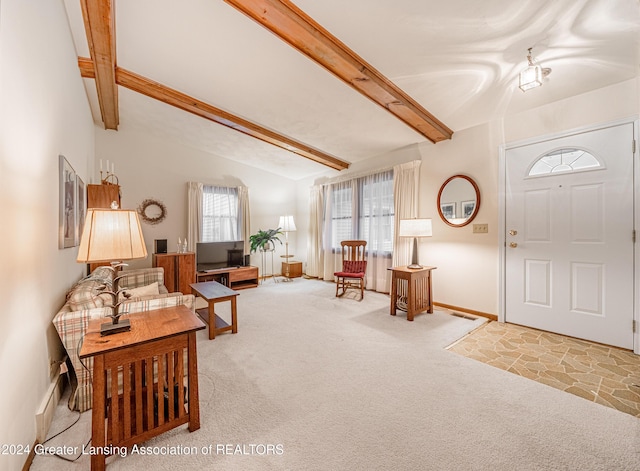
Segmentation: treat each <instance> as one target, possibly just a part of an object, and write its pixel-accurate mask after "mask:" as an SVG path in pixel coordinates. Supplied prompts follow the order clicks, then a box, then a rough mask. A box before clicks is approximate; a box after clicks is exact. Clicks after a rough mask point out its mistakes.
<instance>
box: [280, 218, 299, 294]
mask: <svg viewBox="0 0 640 471" xmlns="http://www.w3.org/2000/svg"><path fill="white" fill-rule="evenodd" d="M278 227H279V228H280V230H281V231H282V232H284V240H285V242H284V250H285V255H283V256H282V257H283V258H284V259H285V262H284V263H285V273H283V275H284V276H285V280H286V281H291V278H289V258H290V257H293V255H289V232H295V231H296V223H295V222H294V221H293V216H280V221H279V222H278Z"/></svg>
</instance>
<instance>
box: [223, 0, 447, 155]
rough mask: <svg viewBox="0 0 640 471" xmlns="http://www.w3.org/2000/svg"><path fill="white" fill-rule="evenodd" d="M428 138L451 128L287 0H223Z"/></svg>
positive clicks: (443, 135) (438, 137)
mask: <svg viewBox="0 0 640 471" xmlns="http://www.w3.org/2000/svg"><path fill="white" fill-rule="evenodd" d="M225 2H226V3H228V4H229V5H231V6H233V7H234V8H236V9H237V10H239V11H241V12H242V13H244V14H245V15H247V16H248V17H250V18H252V19H253V20H254V21H256V22H258V23H259V24H261V25H262V26H264V27H265V28H267V29H268V30H269V31H271V32H272V33H274V34H275V35H276V36H278V37H280V38H281V39H282V40H283V41H285V42H287V43H288V44H289V45H291V46H293V47H294V48H295V49H297V50H298V51H300V52H301V53H302V54H304V55H306V56H307V57H309V58H310V59H311V60H313V61H315V62H316V63H318V64H319V65H321V66H322V67H324V68H325V69H327V70H328V71H330V72H332V73H333V74H334V75H335V76H337V77H338V78H340V79H341V80H342V81H344V82H345V83H346V84H348V85H349V86H351V87H352V88H354V89H355V90H357V91H358V92H360V93H361V94H363V95H364V96H366V97H368V98H369V99H371V100H372V101H374V102H375V103H377V104H378V105H380V106H382V107H383V108H384V109H385V110H387V111H388V112H390V113H392V114H393V115H395V116H396V117H397V118H399V119H400V120H401V121H403V122H404V123H405V124H407V125H408V126H410V127H411V128H413V129H414V130H416V131H417V132H418V133H420V134H422V135H423V136H425V137H426V138H427V139H429V140H430V141H431V142H434V143H435V142H439V141H442V140H445V139H451V136H452V135H453V131H452V130H451V129H449V128H448V127H447V126H445V125H444V124H443V123H442V122H440V121H439V120H438V119H437V118H436V117H435V116H433V115H432V114H431V113H429V112H428V111H427V110H426V109H424V108H423V107H422V106H421V105H420V104H419V103H418V102H416V101H415V100H414V99H413V98H411V97H410V96H409V95H407V94H406V93H405V92H404V91H402V90H401V89H400V88H398V87H397V86H396V85H395V84H394V83H393V82H391V81H390V80H389V79H387V78H386V77H385V76H384V75H382V74H381V73H380V72H379V71H377V70H376V69H375V68H374V67H373V66H371V65H370V64H368V63H367V62H365V60H364V59H362V58H361V57H360V56H358V55H357V54H356V53H355V52H354V51H352V50H351V49H349V48H348V47H347V46H346V45H345V44H343V43H342V42H341V41H340V40H339V39H338V38H336V37H335V36H333V35H332V34H331V33H329V32H328V31H327V30H326V29H324V28H323V27H322V26H321V25H319V24H318V23H317V22H315V21H314V20H313V19H312V18H311V17H310V16H308V15H307V14H306V13H304V12H303V11H302V10H300V9H299V8H298V7H297V6H295V5H294V4H293V3H292V2H291V1H289V0H225Z"/></svg>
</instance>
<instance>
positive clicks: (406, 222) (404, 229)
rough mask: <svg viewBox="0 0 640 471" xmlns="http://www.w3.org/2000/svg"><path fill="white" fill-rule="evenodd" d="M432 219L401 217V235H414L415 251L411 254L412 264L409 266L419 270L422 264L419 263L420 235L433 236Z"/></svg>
mask: <svg viewBox="0 0 640 471" xmlns="http://www.w3.org/2000/svg"><path fill="white" fill-rule="evenodd" d="M432 232H433V231H432V227H431V219H401V220H400V231H399V234H398V235H399V236H400V237H413V252H412V255H411V265H409V266H407V268H410V269H413V270H418V269H420V268H422V265H420V264H419V263H418V237H431V235H432Z"/></svg>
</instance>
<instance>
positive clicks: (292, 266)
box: [282, 261, 302, 278]
mask: <svg viewBox="0 0 640 471" xmlns="http://www.w3.org/2000/svg"><path fill="white" fill-rule="evenodd" d="M282 276H284V277H287V278H300V277H301V276H302V262H294V261H291V262H289V261H286V262H282Z"/></svg>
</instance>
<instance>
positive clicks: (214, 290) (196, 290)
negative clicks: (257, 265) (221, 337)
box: [191, 281, 240, 340]
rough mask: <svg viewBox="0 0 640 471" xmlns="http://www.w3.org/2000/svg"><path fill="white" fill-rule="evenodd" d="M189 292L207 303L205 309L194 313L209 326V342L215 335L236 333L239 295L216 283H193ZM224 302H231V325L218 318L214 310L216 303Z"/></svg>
mask: <svg viewBox="0 0 640 471" xmlns="http://www.w3.org/2000/svg"><path fill="white" fill-rule="evenodd" d="M191 292H192V293H193V294H194V295H196V296H200V297H201V298H202V299H204V300H205V301H207V304H208V306H207V307H206V308H202V309H197V310H196V312H197V313H198V315H200V317H201V318H202V319H203V320H204V321H205V322H207V323H208V324H209V340H213V339H215V338H216V334H221V333H222V332H227V331H229V330H230V331H231V333H233V334H237V333H238V312H237V306H236V297H237V296H238V295H239V294H240V293H238V292H237V291H234V290H232V289H231V288H227V287H226V286H224V285H223V284H221V283H218V282H217V281H204V282H202V283H193V284H191ZM224 301H231V325H229V324H227V323H226V322H225V321H224V320H222V319H221V318H220V317H218V315H217V314H216V313H215V310H214V306H215V304H216V303H221V302H224Z"/></svg>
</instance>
